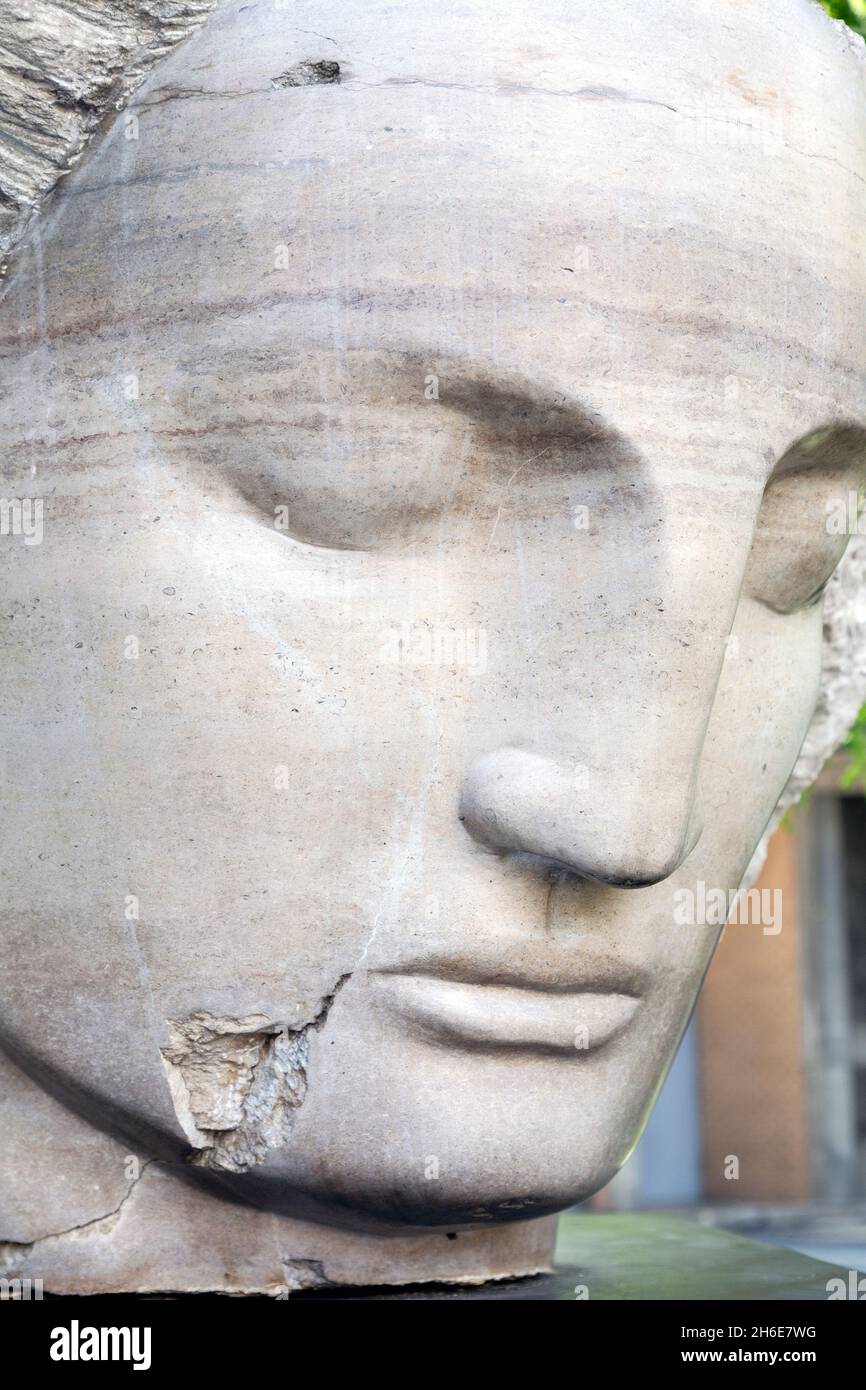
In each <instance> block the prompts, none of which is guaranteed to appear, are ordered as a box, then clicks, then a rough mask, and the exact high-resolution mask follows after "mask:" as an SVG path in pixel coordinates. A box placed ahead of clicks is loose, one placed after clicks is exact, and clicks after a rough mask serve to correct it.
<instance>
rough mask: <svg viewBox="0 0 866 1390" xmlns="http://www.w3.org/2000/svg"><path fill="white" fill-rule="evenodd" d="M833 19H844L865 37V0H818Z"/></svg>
mask: <svg viewBox="0 0 866 1390" xmlns="http://www.w3.org/2000/svg"><path fill="white" fill-rule="evenodd" d="M820 3H821V4H822V5H823V6H824V9H825V10H826V11H827V13H828V15H830V16H831V17H832V18H833V19H844V21H845V23H846V24H850V26H851V28H852V29H853V30H854V31H855V33H857V34H862V35H863V37H864V38H866V0H820Z"/></svg>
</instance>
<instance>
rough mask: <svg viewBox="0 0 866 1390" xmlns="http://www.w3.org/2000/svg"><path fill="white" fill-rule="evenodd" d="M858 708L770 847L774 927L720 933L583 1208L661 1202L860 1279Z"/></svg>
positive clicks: (862, 821)
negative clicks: (613, 1173) (622, 1153)
mask: <svg viewBox="0 0 866 1390" xmlns="http://www.w3.org/2000/svg"><path fill="white" fill-rule="evenodd" d="M864 769H866V714H861V717H860V720H859V721H858V724H857V725H856V726H855V729H854V730H853V731H852V734H851V736H850V737H849V739H848V742H847V744H846V745H845V748H844V750H843V751H842V752H841V753H840V754H839V755H837V757H836V758H835V759H833V761H832V762H831V763H829V764H828V765H827V767H826V768H825V770H824V772H823V774H822V776H821V779H820V781H819V783H818V785H817V787H816V788H815V789H814V791H813V792H812V793H810V795H809V796H808V798H807V799H805V800H804V801H803V802H801V804H800V805H799V806H798V807H796V809H794V810H793V811H791V812H789V814H788V816H787V817H786V820H785V821H784V822H783V824H782V827H781V828H780V829H779V830H778V831H777V832H776V834H775V836H774V837H773V839H772V841H771V843H770V851H769V855H768V859H767V863H766V865H765V868H764V871H763V874H762V875H761V878H760V879H759V880H758V883H757V885H756V886H757V887H759V888H769V889H771V890H772V889H779V890H780V891H781V894H782V897H781V903H782V912H783V915H782V930H781V931H780V932H779V933H778V934H777V935H765V934H764V932H763V931H762V928H761V927H760V926H755V925H736V924H730V925H728V926H727V927H726V928H725V931H724V934H723V937H722V940H721V943H720V945H719V948H718V951H717V952H716V955H715V958H714V960H713V963H712V965H711V967H710V970H709V974H708V976H707V980H706V984H705V985H704V989H703V993H702V995H701V999H700V1003H699V1005H698V1009H697V1012H696V1014H695V1017H694V1018H693V1020H692V1023H691V1025H690V1027H689V1030H688V1032H687V1034H686V1036H685V1038H684V1040H683V1043H682V1045H681V1047H680V1051H679V1053H678V1055H677V1059H676V1062H675V1063H674V1066H673V1068H672V1070H671V1072H670V1074H669V1076H668V1079H667V1081H666V1083H665V1086H664V1089H663V1091H662V1093H661V1096H660V1097H659V1101H658V1103H657V1105H656V1108H655V1110H654V1112H653V1115H652V1117H651V1119H650V1122H649V1124H648V1126H647V1129H646V1131H645V1133H644V1135H643V1138H642V1139H641V1141H640V1143H639V1145H638V1147H637V1149H636V1150H635V1153H634V1154H633V1155H632V1157H631V1159H630V1160H629V1161H628V1163H627V1164H626V1165H625V1167H624V1169H623V1170H622V1171H621V1173H620V1174H619V1175H618V1176H617V1178H616V1179H615V1181H614V1182H613V1183H611V1184H610V1186H609V1187H607V1188H606V1189H605V1190H604V1191H603V1192H602V1193H599V1195H598V1196H597V1197H596V1198H595V1199H594V1201H593V1203H592V1205H593V1206H594V1207H595V1208H597V1209H600V1210H620V1211H621V1210H646V1209H659V1208H664V1209H667V1210H672V1211H678V1212H685V1213H688V1214H689V1215H691V1216H692V1217H693V1218H694V1217H695V1216H696V1215H697V1217H698V1219H699V1220H702V1221H705V1222H707V1223H711V1224H714V1225H718V1226H720V1227H722V1228H724V1229H727V1230H732V1231H737V1232H738V1233H740V1234H743V1235H749V1236H751V1237H752V1238H753V1239H757V1240H764V1241H768V1242H770V1243H772V1244H777V1245H782V1246H787V1247H789V1248H791V1249H795V1250H799V1251H801V1252H803V1253H804V1254H808V1255H813V1256H815V1257H816V1258H819V1259H825V1260H829V1261H831V1262H832V1263H835V1264H840V1265H844V1266H846V1267H847V1268H849V1269H859V1270H863V1271H864V1272H866V931H864V930H863V925H864V921H866V855H864V848H866V794H864V781H863V779H864Z"/></svg>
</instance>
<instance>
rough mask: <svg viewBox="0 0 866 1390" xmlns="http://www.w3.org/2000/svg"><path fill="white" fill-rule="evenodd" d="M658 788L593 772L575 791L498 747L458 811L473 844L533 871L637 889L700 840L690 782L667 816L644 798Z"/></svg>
mask: <svg viewBox="0 0 866 1390" xmlns="http://www.w3.org/2000/svg"><path fill="white" fill-rule="evenodd" d="M657 785H658V781H657V778H654V777H639V776H637V775H636V774H634V773H633V774H632V775H631V777H630V779H629V783H628V785H617V783H616V779H615V778H613V777H604V778H603V777H601V776H598V775H595V776H593V777H592V778H591V779H589V783H588V785H587V782H586V780H585V779H581V784H580V785H576V784H575V779H574V777H573V776H572V775H571V774H570V772H569V769H568V768H567V767H566V766H565V765H563V764H562V763H561V762H559V761H557V760H555V759H551V758H546V757H544V756H542V755H540V754H538V753H534V752H531V751H528V750H524V749H519V748H511V747H509V748H501V749H497V750H496V751H495V752H492V753H487V754H484V755H483V756H482V757H481V758H479V759H478V760H477V761H476V762H475V763H474V764H473V765H472V767H471V768H470V770H469V772H468V774H467V777H466V780H465V782H464V786H463V790H462V795H461V800H460V812H459V814H460V819H461V821H462V822H463V825H464V826H465V828H466V830H467V832H468V833H469V834H470V835H471V836H472V837H473V839H475V840H476V842H478V843H479V844H482V845H484V846H485V847H486V848H488V849H493V850H496V851H498V852H499V853H505V854H507V855H508V856H509V858H514V859H518V860H520V861H521V862H524V863H525V864H526V865H527V867H528V868H531V869H532V871H533V872H535V873H539V874H542V875H544V876H545V877H556V876H561V875H563V874H571V875H574V876H576V877H579V878H585V879H593V880H596V881H598V882H602V883H607V884H610V885H612V886H616V887H620V888H644V887H649V886H651V885H652V884H655V883H660V882H662V881H663V880H664V879H666V878H669V877H670V876H671V874H673V873H674V872H675V871H676V870H677V869H678V868H679V867H680V865H681V864H682V863H683V861H684V860H685V859H686V857H687V856H688V855H689V854H690V853H691V852H692V850H693V849H694V847H695V845H696V844H697V842H698V840H699V838H700V834H701V823H700V814H699V810H698V806H697V799H696V797H695V795H694V787H693V784H691V783H690V784H689V786H688V787H686V788H685V789H684V793H683V795H682V796H679V797H676V796H674V797H669V798H668V806H669V807H673V810H674V814H668V815H667V816H664V817H662V816H660V815H659V808H658V804H657V798H656V797H655V796H652V797H650V796H649V795H647V794H641V788H642V787H643V788H653V787H657Z"/></svg>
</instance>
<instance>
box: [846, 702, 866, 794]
mask: <svg viewBox="0 0 866 1390" xmlns="http://www.w3.org/2000/svg"><path fill="white" fill-rule="evenodd" d="M842 751H843V752H844V753H847V754H848V766H847V767H846V768H845V771H844V772H843V773H842V776H841V778H840V779H839V785H840V787H846V788H847V787H856V786H858V785H859V786H862V787H863V789H864V791H866V705H864V706H863V708H862V709H861V711H860V713H859V714H858V715H857V718H856V719H855V720H854V724H853V727H852V729H851V732H850V733H849V735H848V737H847V738H846V740H845V742H844V743H843V744H842Z"/></svg>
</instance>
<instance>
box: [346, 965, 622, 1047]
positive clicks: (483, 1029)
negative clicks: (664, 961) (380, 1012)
mask: <svg viewBox="0 0 866 1390" xmlns="http://www.w3.org/2000/svg"><path fill="white" fill-rule="evenodd" d="M581 956H582V958H581V960H580V962H578V961H576V959H575V952H574V950H573V949H572V950H571V951H569V952H563V953H560V951H559V950H556V949H554V950H553V951H550V950H549V949H547V948H545V950H544V951H543V952H538V953H536V952H530V951H524V952H523V953H522V954H521V955H520V956H519V957H518V958H517V959H514V958H513V957H512V956H509V957H508V959H507V960H506V959H504V958H501V959H499V960H498V961H497V959H496V958H495V953H494V952H492V951H491V952H490V953H488V954H487V958H486V959H483V958H482V959H475V960H473V961H472V962H471V964H470V962H469V961H468V960H465V959H462V958H458V957H441V958H431V959H427V960H423V961H418V962H413V963H411V964H405V965H404V964H401V965H400V966H399V967H395V968H391V969H388V968H386V969H383V970H378V971H374V972H371V975H372V976H373V977H374V979H375V987H376V990H377V993H380V994H381V995H382V997H383V1000H384V1001H385V1002H386V1003H387V1005H388V1006H389V1007H390V1008H391V1009H392V1010H394V1011H395V1012H396V1013H399V1014H400V1015H402V1016H403V1017H404V1018H406V1019H407V1021H409V1022H411V1023H412V1024H413V1025H414V1026H415V1027H416V1028H418V1029H419V1030H420V1031H421V1032H422V1033H423V1034H425V1035H426V1036H427V1037H430V1038H432V1039H434V1040H437V1041H439V1042H447V1043H451V1044H452V1045H458V1046H462V1047H464V1048H472V1047H474V1048H485V1047H487V1048H499V1049H502V1048H513V1049H521V1050H524V1051H526V1050H530V1051H541V1052H557V1053H563V1054H568V1055H571V1056H580V1055H581V1054H582V1053H585V1052H591V1051H594V1050H595V1049H597V1048H599V1047H602V1046H604V1044H605V1043H608V1042H611V1041H612V1040H613V1038H615V1037H616V1036H617V1035H618V1034H619V1033H621V1032H622V1031H623V1030H624V1029H625V1028H626V1027H627V1026H628V1025H629V1024H630V1023H631V1021H632V1019H633V1018H634V1016H635V1014H636V1013H637V1011H638V1009H639V1008H640V1004H641V995H642V993H643V989H644V986H645V984H646V980H645V977H644V976H643V974H642V972H640V971H638V970H637V969H636V968H635V967H629V966H628V965H626V964H624V963H623V962H621V961H620V962H614V961H610V960H605V959H603V958H601V957H599V956H598V955H593V956H592V957H590V958H588V957H587V956H586V954H585V953H581ZM566 960H567V963H568V970H567V974H566V973H565V971H564V969H563V967H564V965H565V962H566ZM578 964H579V965H580V966H582V968H580V969H578V970H576V969H575V966H576V965H578Z"/></svg>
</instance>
